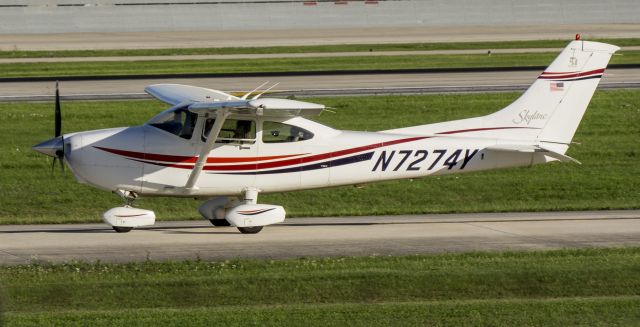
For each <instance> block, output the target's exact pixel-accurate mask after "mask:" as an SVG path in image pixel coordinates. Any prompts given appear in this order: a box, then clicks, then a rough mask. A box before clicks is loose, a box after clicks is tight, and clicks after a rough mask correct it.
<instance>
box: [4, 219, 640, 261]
mask: <svg viewBox="0 0 640 327" xmlns="http://www.w3.org/2000/svg"><path fill="white" fill-rule="evenodd" d="M0 240H1V241H0V264H4V265H14V264H23V263H29V262H32V261H34V260H41V261H47V262H65V261H69V260H87V261H96V260H100V261H102V262H129V261H144V260H147V259H151V260H184V259H197V258H201V259H204V260H220V259H227V258H276V259H279V258H296V257H310V256H366V255H410V254H424V253H439V252H463V251H501V250H516V251H521V250H541V249H556V248H580V247H619V246H639V245H640V211H639V210H629V211H585V212H547V213H484V214H449V215H415V216H375V217H339V218H294V219H288V220H287V221H286V222H285V223H283V224H279V225H273V226H268V227H265V228H264V230H263V231H262V232H260V233H259V234H255V235H245V234H240V233H239V232H238V231H237V230H236V229H235V228H233V227H213V226H211V225H210V224H209V222H208V221H205V220H202V221H184V222H159V223H157V224H156V225H155V226H153V227H150V228H140V229H138V230H133V231H131V232H129V233H126V234H119V233H116V232H114V231H113V230H112V229H111V228H109V227H108V226H106V225H104V224H81V225H25V226H17V225H13V226H11V225H8V226H0Z"/></svg>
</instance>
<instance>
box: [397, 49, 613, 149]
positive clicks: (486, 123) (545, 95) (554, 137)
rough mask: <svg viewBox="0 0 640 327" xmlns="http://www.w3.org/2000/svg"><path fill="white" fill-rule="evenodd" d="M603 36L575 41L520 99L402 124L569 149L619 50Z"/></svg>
mask: <svg viewBox="0 0 640 327" xmlns="http://www.w3.org/2000/svg"><path fill="white" fill-rule="evenodd" d="M619 49H620V48H618V47H616V46H614V45H610V44H605V43H599V42H588V41H579V40H576V41H572V42H571V43H569V45H567V47H566V48H565V49H564V50H563V51H562V52H561V53H560V55H559V56H558V57H557V58H556V59H555V60H554V61H553V62H552V63H551V65H550V66H549V67H547V69H546V70H545V71H544V72H543V73H542V74H541V75H540V76H539V77H538V79H536V81H535V82H534V83H533V84H532V85H531V86H530V87H529V89H527V91H526V92H525V93H524V94H522V96H520V98H518V99H517V100H516V101H515V102H513V103H512V104H510V105H509V106H507V107H506V108H504V109H502V110H500V111H497V112H495V113H493V114H490V115H487V116H483V117H477V118H470V119H463V120H456V121H451V122H444V123H438V124H431V125H423V126H416V127H409V128H402V129H396V130H391V131H385V132H393V133H404V134H423V135H424V134H449V133H451V131H455V132H456V134H458V133H460V132H464V135H465V136H471V137H474V136H478V137H491V138H497V139H505V140H516V141H525V142H527V143H529V142H531V143H536V144H542V143H545V146H546V147H552V148H554V149H555V151H557V152H559V153H564V152H565V151H566V149H567V147H568V144H569V143H570V142H571V139H572V138H573V135H574V133H575V131H576V129H577V128H578V124H579V123H580V120H581V119H582V116H583V115H584V112H585V110H586V109H587V105H588V104H589V102H590V101H591V97H592V96H593V93H594V92H595V90H596V87H597V86H598V83H599V82H600V78H601V77H602V75H603V73H604V70H605V68H606V66H607V64H608V63H609V60H610V59H611V56H612V55H613V53H614V52H616V51H617V50H619Z"/></svg>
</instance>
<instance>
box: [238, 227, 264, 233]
mask: <svg viewBox="0 0 640 327" xmlns="http://www.w3.org/2000/svg"><path fill="white" fill-rule="evenodd" d="M262 227H264V226H253V227H238V230H239V231H240V233H242V234H258V233H260V231H261V230H262Z"/></svg>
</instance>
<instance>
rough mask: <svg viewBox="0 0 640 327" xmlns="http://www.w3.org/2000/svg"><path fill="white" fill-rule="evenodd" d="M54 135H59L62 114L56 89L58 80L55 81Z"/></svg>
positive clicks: (58, 93)
mask: <svg viewBox="0 0 640 327" xmlns="http://www.w3.org/2000/svg"><path fill="white" fill-rule="evenodd" d="M55 124H56V125H55V137H58V136H60V133H61V132H62V115H61V114H60V91H58V82H57V81H56V110H55Z"/></svg>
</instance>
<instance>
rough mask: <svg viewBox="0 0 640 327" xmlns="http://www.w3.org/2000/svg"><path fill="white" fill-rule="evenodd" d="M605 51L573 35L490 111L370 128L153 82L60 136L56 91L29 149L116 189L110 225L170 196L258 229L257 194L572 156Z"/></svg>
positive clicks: (125, 224)
mask: <svg viewBox="0 0 640 327" xmlns="http://www.w3.org/2000/svg"><path fill="white" fill-rule="evenodd" d="M617 50H619V48H618V47H616V46H613V45H609V44H604V43H597V42H588V41H582V40H579V38H578V37H577V38H576V40H575V41H572V42H571V43H569V45H568V46H567V47H566V48H565V49H564V50H563V51H562V52H561V53H560V55H559V56H558V57H557V58H556V59H555V60H554V61H553V63H551V65H550V66H549V67H548V68H547V69H546V70H545V71H544V72H543V73H542V74H541V75H540V76H539V77H538V78H537V79H536V81H535V82H534V83H533V84H532V85H531V86H530V87H529V89H528V90H527V91H526V92H525V93H524V94H523V95H522V96H521V97H520V98H519V99H517V100H516V101H515V102H513V103H512V104H510V105H509V106H507V107H506V108H504V109H502V110H499V111H497V112H495V113H492V114H490V115H487V116H482V117H475V118H469V119H462V120H455V121H449V122H442V123H436V124H429V125H420V126H413V127H406V128H399V129H393V130H386V131H380V132H354V131H341V130H336V129H333V128H331V127H328V126H324V125H322V124H319V123H317V122H314V121H312V120H309V119H307V117H310V116H315V115H319V114H320V113H322V112H323V110H324V109H325V106H323V105H320V104H315V103H308V102H301V101H294V100H286V99H277V98H261V95H262V93H261V94H258V95H257V96H253V97H252V98H249V95H250V94H253V93H255V91H256V90H254V91H252V92H249V93H247V94H246V95H245V96H243V97H236V96H233V95H230V94H227V93H224V92H221V91H216V90H211V89H206V88H200V87H193V86H186V85H176V84H158V85H151V86H148V87H146V88H145V91H146V92H147V93H149V94H150V95H152V96H154V97H156V98H157V99H158V100H161V101H164V102H166V103H168V104H170V105H171V108H169V109H167V110H165V111H163V112H161V113H159V114H157V115H156V116H155V117H153V118H151V120H149V121H148V122H147V123H145V124H144V125H142V126H135V127H123V128H110V129H103V130H94V131H86V132H78V133H69V134H64V135H61V133H60V125H61V117H60V108H59V96H58V92H57V89H56V115H55V127H56V128H55V138H53V139H50V140H48V141H45V142H43V143H40V144H38V145H36V146H34V147H33V149H34V150H36V151H38V152H41V153H44V154H47V155H49V156H52V157H54V158H57V159H59V160H60V163H61V165H63V167H64V164H63V163H62V161H63V160H64V161H66V162H67V164H68V166H69V168H70V169H71V171H72V172H73V175H74V176H75V177H76V179H77V180H78V182H80V183H87V184H90V185H93V186H95V187H98V188H101V189H104V190H107V191H112V192H115V193H116V194H118V195H119V196H121V197H122V198H123V199H124V201H125V203H126V204H125V205H124V206H121V207H117V208H113V209H111V210H109V211H107V212H105V213H104V214H103V219H104V221H105V222H106V223H107V224H109V225H111V226H112V227H113V229H115V230H116V231H117V232H128V231H130V230H131V229H132V228H134V227H138V226H146V225H152V224H154V222H155V214H154V213H153V211H150V210H143V209H139V208H133V207H131V204H132V202H133V201H134V200H135V199H136V198H138V197H141V196H175V197H194V198H204V199H208V200H207V201H206V202H204V203H203V204H202V205H201V206H200V208H199V211H200V213H201V214H202V216H204V217H205V218H206V219H209V220H210V221H211V222H212V224H213V225H215V226H229V225H231V226H235V227H237V228H238V229H239V230H240V232H242V233H258V232H259V231H260V230H261V229H262V227H263V226H265V225H270V224H275V223H279V222H282V221H284V219H285V210H284V208H283V207H281V206H278V205H271V204H260V203H258V194H259V193H263V192H264V193H269V192H286V191H295V190H304V189H312V188H321V187H331V186H338V185H351V184H362V183H370V182H377V181H384V180H392V179H403V178H417V177H424V176H429V175H444V174H454V173H464V172H472V171H480V170H488V169H496V168H507V167H518V166H530V165H534V164H541V163H546V162H551V161H576V160H574V159H572V158H570V157H568V156H567V155H566V154H565V153H566V151H567V149H568V148H569V144H570V143H571V139H572V137H573V135H574V133H575V131H576V129H577V128H578V124H579V123H580V120H581V119H582V116H583V114H584V112H585V110H586V108H587V105H588V104H589V101H590V100H591V97H592V95H593V93H594V91H595V90H596V87H597V86H598V83H599V81H600V78H601V77H602V75H603V73H604V70H605V67H606V66H607V64H608V62H609V59H610V58H611V56H612V55H613V53H614V52H615V51H617ZM263 93H264V92H263ZM395 110H402V108H396V109H395ZM55 160H56V159H54V162H55Z"/></svg>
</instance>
